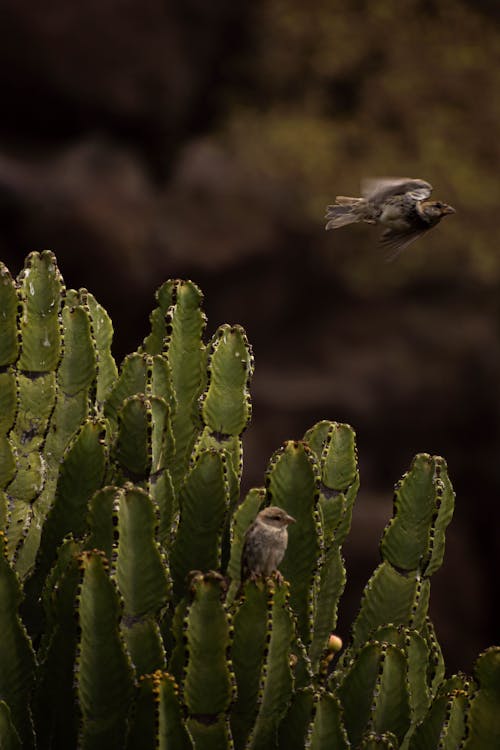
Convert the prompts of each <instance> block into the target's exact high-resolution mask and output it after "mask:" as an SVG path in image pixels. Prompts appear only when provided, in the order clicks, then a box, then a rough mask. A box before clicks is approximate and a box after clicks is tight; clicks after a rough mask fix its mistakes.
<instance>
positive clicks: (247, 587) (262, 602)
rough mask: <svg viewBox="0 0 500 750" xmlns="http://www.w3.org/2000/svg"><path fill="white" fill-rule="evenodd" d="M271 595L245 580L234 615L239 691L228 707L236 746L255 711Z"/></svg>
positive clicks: (241, 742) (234, 656) (239, 745)
mask: <svg viewBox="0 0 500 750" xmlns="http://www.w3.org/2000/svg"><path fill="white" fill-rule="evenodd" d="M271 595H272V592H271V590H270V588H269V586H267V585H265V584H264V582H262V581H258V582H255V583H254V582H253V581H247V582H246V583H245V584H244V589H243V598H242V599H241V600H240V601H239V602H238V604H237V607H236V610H235V614H234V617H233V628H234V636H233V645H232V649H231V657H232V662H233V668H234V674H235V678H236V684H237V687H238V691H237V697H236V701H235V703H234V706H233V708H232V710H231V730H232V734H233V739H234V744H235V747H236V750H240V749H241V748H243V747H245V743H246V740H247V738H248V736H249V734H250V731H251V729H252V726H253V723H254V721H255V717H256V714H257V704H258V698H259V688H260V682H261V671H262V665H263V661H264V655H265V649H266V642H267V637H268V635H269V632H270V629H271V627H272V623H271V622H269V621H268V618H269V613H270V610H271V602H270V597H271ZM271 614H272V611H271Z"/></svg>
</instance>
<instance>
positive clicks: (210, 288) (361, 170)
mask: <svg viewBox="0 0 500 750" xmlns="http://www.w3.org/2000/svg"><path fill="white" fill-rule="evenodd" d="M364 5H366V4H363V3H357V4H352V3H349V2H347V0H338V2H337V3H334V6H335V7H333V6H332V5H331V3H327V4H324V3H322V2H321V0H315V1H314V3H313V5H312V6H311V5H310V4H307V7H306V6H304V4H303V3H302V2H299V1H298V0H291V2H290V3H287V7H286V10H284V9H283V7H282V4H280V3H279V2H278V0H270V1H269V2H266V3H262V4H250V3H248V4H241V3H234V2H231V0H219V1H218V2H217V3H215V4H214V3H211V4H210V3H209V4H207V3H203V2H199V0H187V2H183V3H175V2H160V0H148V1H147V2H145V3H144V2H143V3H137V2H132V0H121V1H120V2H118V0H105V2H102V0H101V1H100V2H97V1H96V0H90V2H87V3H84V4H82V3H71V2H69V3H68V2H67V0H64V1H63V0H53V2H51V3H50V5H49V6H47V5H44V6H43V7H42V6H40V7H37V6H35V5H34V4H33V3H27V2H23V1H22V0H21V1H19V0H6V1H5V2H3V3H2V5H1V8H0V91H1V92H2V116H1V118H0V227H1V231H0V254H1V257H2V260H4V262H6V263H7V265H8V266H9V267H10V268H11V269H12V271H16V270H18V269H19V267H20V265H21V262H22V258H24V256H25V255H26V253H27V252H28V251H29V250H31V249H41V248H43V247H50V248H52V249H53V250H54V251H55V252H56V254H57V257H58V261H59V264H60V266H61V269H62V270H63V273H64V276H65V278H66V281H67V282H68V284H70V285H73V286H87V287H89V288H90V289H92V291H93V292H94V293H95V294H96V296H97V297H98V299H99V300H100V302H101V303H102V304H103V305H104V306H105V307H106V308H107V309H108V310H109V312H110V314H111V316H112V318H113V321H114V324H115V329H116V337H115V345H116V353H117V355H121V354H125V353H126V352H127V351H129V350H131V349H132V348H134V347H135V346H136V345H137V342H138V341H139V340H140V339H141V338H142V336H143V335H144V333H145V330H146V317H147V315H148V313H149V311H150V310H151V307H152V298H153V292H154V290H155V289H156V288H157V287H158V285H159V284H160V282H161V281H162V280H164V279H165V278H167V277H170V276H182V277H191V278H193V279H194V280H195V281H196V282H197V283H198V284H199V285H200V286H201V287H202V289H203V291H204V292H205V295H206V310H207V314H208V319H209V330H210V331H213V330H215V328H216V326H217V325H218V324H220V323H222V322H224V321H226V320H228V321H230V322H239V323H241V324H242V325H243V326H244V327H245V328H246V330H247V333H248V337H249V339H250V341H251V342H252V344H253V346H254V350H255V355H256V365H257V368H256V374H255V379H254V384H253V401H254V417H253V422H252V425H251V427H250V430H249V431H248V433H247V435H246V472H247V473H246V481H247V484H248V485H249V486H250V485H254V484H261V483H262V472H263V470H264V468H265V464H266V461H267V459H268V458H269V456H270V455H271V453H272V452H273V451H274V450H275V449H276V448H277V447H278V446H279V445H280V443H281V442H282V441H283V440H284V439H286V438H295V437H300V436H301V435H302V434H303V433H304V432H305V430H306V429H307V428H308V427H309V426H310V425H311V424H312V423H313V422H314V421H316V420H317V419H320V418H329V419H338V420H342V421H347V422H350V423H351V424H353V426H354V427H355V428H356V430H357V433H358V440H359V446H360V454H361V455H360V460H361V466H362V476H363V482H364V488H363V489H364V492H365V495H364V496H363V494H362V495H361V499H360V501H359V503H358V506H359V508H360V510H359V513H360V514H361V515H360V516H359V517H358V522H357V526H356V524H355V526H354V529H353V537H352V542H351V544H352V555H353V563H352V566H351V569H352V570H353V574H354V571H355V570H356V572H358V568H359V576H360V577H361V578H362V577H364V576H365V575H367V574H368V571H370V570H371V569H372V567H373V559H370V560H369V561H366V566H365V565H364V564H363V557H362V556H363V550H364V549H365V548H368V547H369V546H371V547H372V548H374V547H375V545H376V538H377V535H374V534H373V527H374V525H376V524H371V523H366V522H364V521H363V519H365V518H366V517H368V516H369V517H371V515H370V514H372V513H373V514H374V516H376V517H377V518H378V517H380V518H383V517H385V515H386V513H385V509H384V511H383V512H381V513H380V515H379V514H378V512H377V511H375V510H373V509H374V508H375V507H378V500H377V498H379V497H380V496H384V497H385V498H386V500H389V499H390V497H389V495H390V492H391V486H392V482H393V481H394V480H395V478H396V477H398V476H399V475H400V473H401V471H402V470H403V469H404V467H405V466H407V464H408V461H409V459H410V457H411V456H412V455H413V454H414V453H415V452H417V451H419V450H427V451H430V452H433V453H441V454H443V455H445V456H446V458H447V459H448V463H449V468H450V474H451V476H452V478H453V480H454V484H455V487H456V489H457V493H458V500H457V511H456V514H455V522H454V527H452V531H451V534H455V539H456V541H455V542H453V541H452V542H451V546H452V548H453V549H454V554H450V555H449V556H447V558H446V559H447V560H448V563H447V567H445V572H444V573H443V577H445V576H446V570H448V580H449V582H450V585H448V586H446V585H444V586H443V589H444V590H447V592H448V594H447V600H446V601H445V603H444V605H443V609H444V610H445V612H446V613H447V614H446V615H444V614H443V615H442V617H445V616H446V617H448V619H447V620H443V626H442V627H443V629H446V630H447V631H450V633H451V632H453V630H454V628H453V622H457V621H458V622H460V623H461V626H460V628H459V633H458V634H457V632H456V630H457V629H456V628H455V637H456V638H457V641H458V645H457V653H456V655H453V654H448V655H447V656H448V659H447V660H448V662H449V663H450V666H451V667H455V665H456V667H464V668H467V669H469V668H470V661H469V662H467V660H468V659H471V658H472V656H473V655H474V654H476V653H477V651H478V650H479V648H481V647H482V646H486V645H489V643H490V642H491V641H493V640H494V637H495V635H494V634H493V633H491V632H488V627H489V625H488V622H491V621H492V619H493V618H492V617H491V616H490V615H491V613H490V612H489V611H488V606H489V605H488V602H491V601H493V599H494V597H493V596H492V595H491V594H492V591H493V590H494V585H495V581H494V575H495V574H494V572H493V571H495V570H496V569H497V567H498V553H496V552H495V539H494V534H495V529H496V528H497V526H498V520H499V519H498V510H497V506H498V504H497V503H496V502H495V501H494V500H493V498H495V497H496V496H497V495H498V492H499V490H500V477H499V475H498V470H497V456H498V454H499V451H500V434H499V429H498V424H499V418H500V404H499V399H498V395H497V394H498V382H499V379H500V378H499V375H500V347H499V331H498V322H497V321H498V303H497V298H498V293H497V286H498V281H499V279H500V263H499V260H498V258H499V257H500V256H498V252H497V249H496V247H495V244H497V243H495V242H492V240H496V238H497V237H498V228H497V221H496V215H497V206H498V198H499V196H498V188H497V179H496V173H495V172H494V165H495V163H497V161H498V158H500V153H497V150H498V149H499V148H500V146H499V145H498V143H497V140H495V139H492V138H491V130H492V125H491V123H495V122H497V121H498V115H499V113H498V112H497V111H496V107H497V106H498V97H495V96H493V95H492V96H485V97H484V99H483V100H481V102H480V103H479V104H478V101H477V89H478V86H477V82H478V81H479V80H480V81H481V86H482V90H484V92H485V93H487V92H488V91H489V90H490V89H491V91H497V90H498V86H499V85H500V81H497V78H499V77H500V72H499V71H500V66H499V65H491V64H490V63H489V62H488V60H490V59H496V56H497V55H498V53H497V52H496V46H495V44H496V41H495V40H496V37H495V33H494V29H493V28H492V24H491V21H490V20H489V19H488V18H486V17H485V16H482V15H481V13H480V10H478V9H481V8H482V7H483V5H484V12H485V13H486V12H488V13H493V12H494V11H492V8H491V7H490V6H491V4H488V3H484V4H479V3H477V4H476V5H477V7H474V8H473V7H469V6H471V4H470V3H462V2H459V0H455V2H451V3H449V4H448V5H449V13H448V15H447V17H446V18H444V17H442V15H441V10H440V8H439V4H437V3H432V2H425V3H424V2H421V1H420V0H415V2H412V3H409V4H408V5H407V6H405V10H404V13H403V11H401V15H400V14H390V16H387V15H385V16H384V10H383V9H381V10H380V9H379V11H377V9H376V8H375V7H374V8H372V7H371V6H370V7H368V6H367V7H363V6H364ZM424 6H425V13H422V12H421V11H422V8H424ZM311 9H312V10H314V12H311ZM396 16H398V18H396ZM398 24H399V25H398ZM415 24H417V25H418V34H416V33H415ZM353 29H356V33H355V34H353V32H352V30H353ZM438 32H439V33H438ZM388 39H390V40H391V44H390V45H387V41H384V40H388ZM416 39H418V44H419V49H418V50H416V49H413V46H414V45H415V44H416V41H415V40H416ZM412 45H413V46H412ZM478 45H479V46H480V48H481V50H483V52H484V54H483V55H480V54H479V53H478V52H477V50H478V49H479V46H478ZM408 49H413V52H412V54H408ZM457 50H460V51H461V53H460V54H458V52H457ZM417 53H418V54H417ZM416 61H417V62H416ZM432 66H437V67H438V69H439V71H440V75H439V76H436V75H435V74H434V73H435V69H434V72H433V67H432ZM429 113H431V116H429ZM471 117H472V118H473V122H474V123H475V126H474V127H473V128H471V127H470V121H471ZM400 172H404V173H406V174H410V175H413V176H419V177H422V178H425V179H429V180H430V181H431V182H432V183H433V184H434V185H435V188H436V191H435V192H436V193H438V192H439V196H438V197H440V198H443V200H448V201H449V202H450V203H452V204H453V205H456V206H457V208H458V209H459V214H458V215H457V217H454V218H453V222H454V223H452V221H451V220H450V222H449V224H448V226H446V227H444V226H443V228H441V227H440V228H439V233H438V231H437V230H436V231H435V232H434V233H433V235H434V236H430V237H429V238H428V239H426V240H425V243H424V242H421V243H419V246H418V247H417V246H416V247H415V250H412V251H411V253H409V254H407V255H406V256H403V258H401V259H400V261H399V262H398V263H397V264H393V265H392V266H386V265H385V264H384V263H383V262H382V256H381V255H380V254H379V253H378V250H377V248H376V238H375V236H374V234H373V232H372V231H370V230H372V228H371V227H353V228H351V229H350V230H345V231H344V230H342V231H340V232H339V233H336V235H335V237H332V236H331V233H328V235H325V233H324V231H323V218H322V215H323V210H324V206H325V205H326V204H327V203H328V202H329V201H330V200H331V198H332V197H333V195H335V194H336V193H342V192H346V193H348V194H350V193H351V192H354V191H356V190H357V186H358V182H359V178H360V177H362V176H363V175H364V174H387V173H389V174H390V173H392V174H397V173H400ZM363 497H365V498H366V500H365V502H366V503H367V504H368V505H370V500H371V501H372V502H371V506H370V507H371V508H372V510H366V512H365V515H363V513H362V503H363ZM368 505H367V507H368ZM453 528H454V529H455V531H453ZM377 534H378V530H377ZM368 537H369V541H367V538H368ZM451 538H452V539H453V536H452V537H451ZM453 545H454V547H453ZM459 549H463V550H464V553H463V554H459V553H458V552H457V550H459ZM450 559H451V560H452V561H453V562H450ZM452 566H453V568H452ZM457 580H461V581H464V582H465V583H464V585H465V586H466V587H467V591H466V592H465V591H460V592H455V595H453V596H451V597H450V595H449V592H450V591H453V587H452V586H451V581H457ZM479 581H483V582H484V583H483V584H482V586H483V587H482V586H481V585H480V584H479ZM361 585H362V584H361V582H360V583H359V590H360V588H361ZM358 593H359V591H358V592H354V593H353V596H352V601H357V600H358ZM444 597H445V594H444V593H443V598H444ZM467 603H468V604H467ZM438 617H439V615H438V614H436V619H438ZM350 619H352V618H351V616H350V615H349V616H346V621H350ZM464 627H465V628H466V629H467V631H468V633H469V636H468V639H467V643H465V644H464V638H463V628H464ZM443 640H445V639H444V638H443ZM449 643H450V644H451V645H450V649H451V648H453V641H452V636H451V635H450V641H449ZM454 659H456V662H455V664H454V662H453V660H454Z"/></svg>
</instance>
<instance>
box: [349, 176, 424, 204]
mask: <svg viewBox="0 0 500 750" xmlns="http://www.w3.org/2000/svg"><path fill="white" fill-rule="evenodd" d="M405 193H406V194H407V195H408V196H409V197H410V198H412V199H413V200H414V201H423V200H427V198H429V197H430V194H431V193H432V185H431V184H430V183H429V182H426V181H425V180H414V179H412V178H411V177H367V178H366V179H364V180H362V182H361V194H362V196H363V198H366V199H367V200H370V201H384V200H387V198H390V197H391V196H393V195H404V194H405Z"/></svg>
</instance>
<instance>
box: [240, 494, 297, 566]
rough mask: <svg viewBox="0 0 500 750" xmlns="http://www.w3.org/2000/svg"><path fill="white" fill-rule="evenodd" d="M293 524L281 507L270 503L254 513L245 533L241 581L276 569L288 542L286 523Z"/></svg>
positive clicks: (293, 521)
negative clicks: (254, 516) (255, 515)
mask: <svg viewBox="0 0 500 750" xmlns="http://www.w3.org/2000/svg"><path fill="white" fill-rule="evenodd" d="M291 523H295V518H292V516H289V515H288V513H286V512H285V511H284V510H283V509H282V508H278V507H277V506H276V505H271V506H269V507H268V508H264V510H261V511H260V513H258V514H257V517H256V519H255V521H254V522H253V523H252V524H250V526H249V527H248V529H247V530H246V532H245V540H244V543H243V552H242V555H241V580H242V581H245V580H246V579H247V578H255V577H256V576H259V575H264V576H269V575H271V573H274V572H275V571H277V569H278V565H279V564H280V562H281V561H282V560H283V557H284V555H285V550H286V547H287V544H288V526H289V525H290V524H291Z"/></svg>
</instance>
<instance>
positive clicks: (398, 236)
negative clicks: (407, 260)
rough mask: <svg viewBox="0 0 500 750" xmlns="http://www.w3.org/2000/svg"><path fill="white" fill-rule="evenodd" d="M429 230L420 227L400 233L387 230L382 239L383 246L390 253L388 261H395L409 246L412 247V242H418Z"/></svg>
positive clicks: (387, 257) (394, 230) (400, 231)
mask: <svg viewBox="0 0 500 750" xmlns="http://www.w3.org/2000/svg"><path fill="white" fill-rule="evenodd" d="M429 229H430V227H428V228H423V229H422V228H421V227H419V228H418V229H415V228H412V229H406V230H399V231H398V230H396V229H386V230H385V231H384V232H383V233H382V235H381V237H380V242H381V244H382V245H384V247H385V248H386V250H387V251H388V252H387V256H386V260H388V261H391V260H395V259H396V258H397V257H398V255H399V254H400V253H401V252H402V251H403V250H404V249H405V248H407V247H408V245H411V243H412V242H415V240H418V238H419V237H421V236H422V235H423V234H425V233H426V232H428V231H429Z"/></svg>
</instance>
